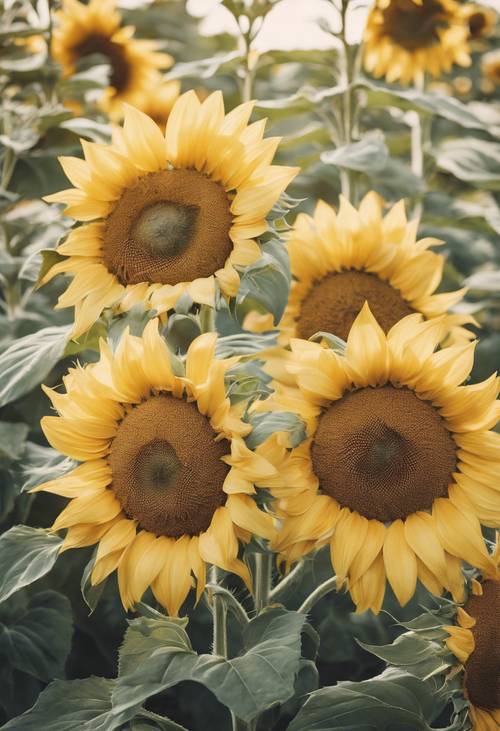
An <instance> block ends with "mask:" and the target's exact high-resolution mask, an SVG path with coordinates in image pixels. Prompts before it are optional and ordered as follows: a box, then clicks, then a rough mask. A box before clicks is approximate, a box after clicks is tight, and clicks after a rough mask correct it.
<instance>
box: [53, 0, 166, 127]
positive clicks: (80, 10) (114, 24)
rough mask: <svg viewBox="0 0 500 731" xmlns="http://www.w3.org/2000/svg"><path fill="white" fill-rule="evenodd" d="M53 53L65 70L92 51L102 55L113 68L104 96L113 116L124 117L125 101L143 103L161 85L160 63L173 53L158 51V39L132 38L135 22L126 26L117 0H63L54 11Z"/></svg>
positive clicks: (164, 61)
mask: <svg viewBox="0 0 500 731" xmlns="http://www.w3.org/2000/svg"><path fill="white" fill-rule="evenodd" d="M56 20H57V26H56V28H55V29H54V33H53V40H52V56H53V58H54V59H55V60H56V61H58V62H59V63H60V64H61V66H62V68H63V72H64V74H65V75H66V76H69V75H71V74H72V73H74V72H75V68H76V65H77V64H78V62H79V61H80V60H81V59H84V58H86V57H88V56H93V55H96V54H98V55H100V56H104V57H105V58H106V60H107V61H108V63H109V66H110V69H111V76H110V87H109V88H108V89H107V90H106V92H105V95H104V97H103V99H102V101H101V104H102V106H103V108H104V110H105V111H106V112H107V113H108V114H109V115H110V117H111V118H112V119H121V117H122V115H123V102H128V103H131V104H137V105H140V100H141V98H142V97H143V95H144V94H145V93H147V92H148V90H150V89H152V88H154V87H155V86H158V85H159V82H160V74H159V69H164V68H168V67H169V66H171V65H172V58H171V56H169V55H168V54H166V53H159V52H158V51H157V48H158V43H157V42H156V41H149V40H136V39H134V38H133V35H134V30H135V29H134V28H133V27H131V26H126V27H125V26H122V24H121V23H122V18H121V15H120V13H119V12H118V11H117V10H116V7H115V2H114V0H90V2H89V4H88V5H85V4H84V3H81V2H79V1H78V0H63V4H62V9H61V10H60V11H58V12H57V13H56Z"/></svg>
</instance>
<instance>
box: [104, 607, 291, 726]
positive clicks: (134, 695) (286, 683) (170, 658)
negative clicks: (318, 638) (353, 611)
mask: <svg viewBox="0 0 500 731" xmlns="http://www.w3.org/2000/svg"><path fill="white" fill-rule="evenodd" d="M304 622H305V617H304V616H303V615H300V614H298V613H297V612H288V611H286V610H284V609H271V610H269V611H267V612H265V613H263V614H261V615H259V616H258V617H256V618H255V619H254V620H252V621H251V622H250V623H249V624H248V626H247V627H246V628H245V630H244V636H243V642H244V651H243V654H241V655H240V656H238V657H235V658H232V659H230V660H225V659H224V658H223V657H219V656H217V655H197V654H196V652H194V651H193V649H192V648H191V644H190V641H189V638H188V635H187V633H186V631H185V629H184V627H183V626H182V624H181V623H179V621H173V620H170V619H167V618H165V619H147V618H141V619H137V620H134V621H133V622H131V626H130V629H129V630H128V631H127V634H126V637H125V642H124V644H123V647H122V650H121V654H120V675H119V678H118V682H117V686H116V689H115V690H114V692H113V712H114V713H116V714H118V715H121V716H122V718H125V714H128V713H132V714H133V713H134V712H135V710H137V708H138V707H140V706H141V705H142V703H143V702H144V701H145V700H146V698H149V697H150V696H152V695H154V694H156V693H159V692H160V691H162V690H165V689H166V688H170V687H171V686H173V685H176V684H177V683H180V682H181V681H183V680H194V681H197V682H198V683H202V684H203V685H205V686H206V687H207V688H208V689H209V690H211V691H212V693H214V695H215V696H216V697H217V698H218V700H219V701H220V702H221V703H224V705H226V706H227V707H228V708H230V709H231V710H232V711H233V712H234V713H235V715H236V716H237V717H239V718H241V719H243V720H246V721H249V720H251V719H253V718H255V717H256V716H258V715H259V714H260V713H262V711H264V710H265V709H266V708H269V707H270V706H272V705H274V704H275V703H282V702H284V701H285V700H287V699H288V698H289V697H290V696H291V695H292V694H293V692H294V681H295V676H296V674H297V672H298V670H299V662H300V648H301V631H302V628H303V625H304Z"/></svg>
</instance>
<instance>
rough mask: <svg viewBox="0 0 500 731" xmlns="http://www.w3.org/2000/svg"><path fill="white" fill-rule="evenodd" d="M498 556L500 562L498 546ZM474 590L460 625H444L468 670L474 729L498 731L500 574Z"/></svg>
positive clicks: (474, 584)
mask: <svg viewBox="0 0 500 731" xmlns="http://www.w3.org/2000/svg"><path fill="white" fill-rule="evenodd" d="M495 557H496V559H497V565H498V561H499V559H500V552H499V550H498V547H497V550H496V553H495ZM471 589H472V590H471V594H470V595H469V597H468V599H467V601H466V603H465V605H464V606H463V607H460V608H459V610H458V612H457V615H456V621H457V624H456V625H453V626H449V627H444V629H445V630H446V631H447V633H448V634H449V637H448V639H447V640H446V645H447V647H448V649H449V650H450V651H451V652H452V653H453V654H454V655H455V656H456V657H457V659H458V660H459V661H460V664H461V667H462V668H463V669H464V671H465V673H464V678H463V682H464V686H463V687H464V694H465V696H466V697H467V699H468V700H469V703H470V708H469V713H470V717H471V720H472V724H473V731H495V729H498V728H500V627H499V624H498V618H499V617H500V575H499V574H498V572H497V574H496V575H495V576H489V577H483V580H482V581H481V582H479V581H476V580H474V581H473V582H472V587H471Z"/></svg>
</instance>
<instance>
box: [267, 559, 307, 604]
mask: <svg viewBox="0 0 500 731" xmlns="http://www.w3.org/2000/svg"><path fill="white" fill-rule="evenodd" d="M305 566H306V562H305V561H304V560H302V561H299V562H298V563H297V564H296V565H295V566H294V567H293V569H292V570H291V571H290V573H288V574H287V575H286V576H285V578H284V579H282V580H281V581H280V582H278V583H277V584H276V586H275V587H274V588H273V589H271V591H270V593H269V600H270V602H271V603H274V602H280V603H281V602H282V600H283V598H284V597H285V596H286V594H287V592H288V591H289V590H290V588H291V587H292V586H294V585H295V584H297V583H298V582H299V581H300V579H301V578H302V574H303V572H304V569H305Z"/></svg>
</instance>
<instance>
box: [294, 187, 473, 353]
mask: <svg viewBox="0 0 500 731" xmlns="http://www.w3.org/2000/svg"><path fill="white" fill-rule="evenodd" d="M417 225H418V224H417V222H416V221H408V220H407V218H406V214H405V206H404V202H403V201H400V202H399V203H398V204H396V205H395V206H394V207H393V208H392V209H391V210H390V211H389V212H388V213H387V215H386V216H385V217H384V216H383V209H382V202H381V199H380V198H379V196H378V195H377V194H376V193H373V192H372V193H368V195H366V196H365V198H364V199H363V201H362V202H361V204H360V207H359V210H356V209H355V208H354V207H353V206H352V205H351V204H350V203H349V202H348V201H347V200H346V199H345V198H343V197H341V202H340V209H339V212H338V213H335V211H334V209H333V208H331V207H330V206H329V205H328V204H327V203H325V202H323V201H319V202H318V204H317V206H316V210H315V212H314V216H313V217H311V216H309V215H307V214H305V213H300V214H299V215H298V216H297V220H296V223H295V226H294V228H293V231H292V234H291V238H290V241H289V244H288V250H289V254H290V262H291V269H292V275H293V281H292V286H291V289H290V296H289V300H288V305H287V308H286V310H285V313H284V315H283V318H282V321H281V323H280V330H281V337H280V343H281V344H282V345H286V344H287V343H288V342H289V340H290V338H293V337H301V338H304V339H307V338H310V337H311V336H312V335H314V334H315V333H317V332H321V331H323V332H328V333H331V334H333V335H337V336H338V337H340V338H342V339H343V340H347V336H348V334H349V330H350V328H351V325H352V323H353V322H354V319H355V317H356V316H357V314H358V313H359V311H360V310H361V308H362V306H363V304H364V303H365V301H368V303H369V305H370V308H371V310H372V312H373V314H374V315H375V317H376V319H377V321H378V323H379V324H380V326H381V327H382V329H383V330H384V332H388V330H389V329H390V328H391V327H392V326H393V325H395V324H396V322H398V321H399V320H400V319H401V318H402V317H405V316H406V315H409V314H411V313H413V312H418V313H421V314H422V315H423V316H424V317H425V318H426V319H432V318H435V317H441V316H443V315H445V317H444V322H445V324H446V328H447V329H448V330H449V331H450V332H451V334H452V336H453V337H454V338H455V339H458V340H460V339H462V340H463V339H471V338H472V337H473V335H472V333H471V332H470V331H469V330H467V329H465V328H464V327H463V325H464V324H466V323H473V324H477V323H475V320H474V319H473V318H472V317H470V316H467V315H457V314H445V313H446V312H447V310H448V309H449V308H450V307H452V306H453V305H455V304H457V302H459V301H460V300H461V299H462V297H463V295H464V293H465V291H466V290H465V289H461V290H458V291H456V292H446V293H442V294H434V292H435V290H436V288H437V287H438V286H439V284H440V283H441V279H442V272H443V265H444V257H443V256H441V255H439V254H436V253H434V252H433V251H429V250H428V248H429V246H435V245H437V244H440V243H442V242H440V241H439V240H438V239H433V238H425V239H420V240H419V241H417V238H416V237H417Z"/></svg>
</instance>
